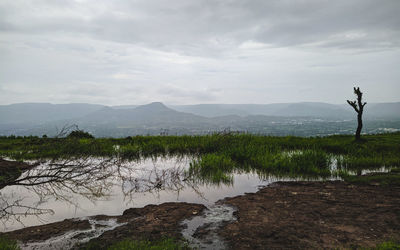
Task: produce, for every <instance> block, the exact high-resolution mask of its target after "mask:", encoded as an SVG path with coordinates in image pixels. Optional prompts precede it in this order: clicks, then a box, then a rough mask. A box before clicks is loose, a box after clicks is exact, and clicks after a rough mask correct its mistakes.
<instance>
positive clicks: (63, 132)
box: [54, 124, 79, 138]
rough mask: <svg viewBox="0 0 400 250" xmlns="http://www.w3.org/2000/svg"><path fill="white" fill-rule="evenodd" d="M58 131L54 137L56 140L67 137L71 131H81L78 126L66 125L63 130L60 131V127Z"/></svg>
mask: <svg viewBox="0 0 400 250" xmlns="http://www.w3.org/2000/svg"><path fill="white" fill-rule="evenodd" d="M56 130H57V134H56V135H55V136H54V138H62V137H65V136H67V135H68V134H69V133H70V132H71V131H74V130H79V127H78V125H76V124H72V125H69V124H65V125H64V126H63V127H62V128H61V129H58V127H56Z"/></svg>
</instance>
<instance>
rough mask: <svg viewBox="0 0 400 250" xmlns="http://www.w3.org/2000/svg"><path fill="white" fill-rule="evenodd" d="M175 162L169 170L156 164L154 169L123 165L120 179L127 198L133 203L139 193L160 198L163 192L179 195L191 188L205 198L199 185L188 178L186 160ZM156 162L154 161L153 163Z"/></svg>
mask: <svg viewBox="0 0 400 250" xmlns="http://www.w3.org/2000/svg"><path fill="white" fill-rule="evenodd" d="M175 160H176V163H175V165H173V166H170V167H168V168H165V166H164V167H157V166H156V165H155V163H154V165H153V167H152V168H149V167H147V168H146V167H142V168H133V167H128V166H124V165H123V164H121V165H120V166H119V168H120V171H119V173H118V174H119V176H118V179H119V180H121V183H122V184H121V188H122V192H123V194H124V196H125V198H126V199H128V200H131V201H132V200H133V199H134V195H135V194H137V193H152V194H155V195H157V196H159V194H160V192H161V191H170V192H175V193H176V194H177V195H179V193H180V191H182V190H183V189H185V188H190V189H191V190H192V191H194V192H195V193H196V194H197V195H199V196H200V197H203V198H204V195H203V194H202V193H201V192H200V191H199V187H198V185H197V184H196V183H195V182H194V181H192V179H191V178H188V175H187V171H186V170H187V164H186V163H185V160H186V159H184V158H181V159H180V158H176V159H175ZM156 161H157V160H156V159H153V162H156ZM182 163H183V164H182Z"/></svg>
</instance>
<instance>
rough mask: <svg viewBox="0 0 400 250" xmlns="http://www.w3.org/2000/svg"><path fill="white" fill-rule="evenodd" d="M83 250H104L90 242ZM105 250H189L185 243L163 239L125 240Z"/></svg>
mask: <svg viewBox="0 0 400 250" xmlns="http://www.w3.org/2000/svg"><path fill="white" fill-rule="evenodd" d="M81 249H85V250H95V249H96V250H97V249H105V248H104V247H102V246H100V245H99V244H98V243H96V242H95V241H94V242H91V243H89V244H87V245H86V246H85V247H83V248H81ZM106 249H107V250H188V249H191V248H190V247H189V246H188V245H187V244H186V243H181V242H179V241H176V240H175V239H172V238H165V239H161V240H159V241H149V240H131V239H126V240H123V241H120V242H117V243H114V244H113V245H111V246H109V247H107V248H106Z"/></svg>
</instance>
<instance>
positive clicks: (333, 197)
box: [220, 181, 400, 249]
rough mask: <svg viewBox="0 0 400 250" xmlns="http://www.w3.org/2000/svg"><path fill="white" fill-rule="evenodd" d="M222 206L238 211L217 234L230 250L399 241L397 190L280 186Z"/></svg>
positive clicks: (319, 184) (332, 185) (327, 185)
mask: <svg viewBox="0 0 400 250" xmlns="http://www.w3.org/2000/svg"><path fill="white" fill-rule="evenodd" d="M223 202H224V203H226V204H230V205H233V206H236V207H237V208H238V210H237V212H235V213H236V214H235V215H236V216H237V221H236V222H234V223H230V224H228V225H226V226H225V227H224V228H223V229H222V230H221V231H220V235H221V236H222V237H223V238H224V239H225V240H226V241H227V243H228V245H229V246H230V248H232V249H281V248H285V249H288V248H290V249H292V248H301V249H310V248H312V249H316V248H317V249H322V248H324V249H325V248H335V249H338V248H351V247H355V246H358V247H374V246H376V245H377V244H378V243H381V242H383V241H387V240H395V241H396V240H397V241H399V240H400V187H399V186H374V185H357V186H354V185H352V184H349V183H345V182H342V181H332V182H281V183H276V184H274V185H272V186H268V187H265V188H262V189H261V190H259V191H258V192H257V193H254V194H246V195H242V196H238V197H234V198H227V199H225V200H224V201H223Z"/></svg>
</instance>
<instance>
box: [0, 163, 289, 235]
mask: <svg viewBox="0 0 400 250" xmlns="http://www.w3.org/2000/svg"><path fill="white" fill-rule="evenodd" d="M189 163H190V159H189V158H176V157H174V158H157V159H146V160H142V161H139V162H124V163H118V162H115V161H110V160H107V161H104V160H103V159H85V160H84V161H82V162H79V163H77V164H76V165H77V166H79V169H80V170H79V171H78V173H69V175H71V176H70V177H68V178H66V179H65V180H62V181H61V180H58V179H55V180H53V181H49V178H50V177H48V176H53V177H54V171H56V172H57V171H58V169H57V167H58V166H59V165H60V164H61V163H53V166H50V163H44V164H41V165H39V166H38V167H37V168H35V169H33V170H32V171H29V172H28V173H24V175H23V176H21V178H20V179H23V178H26V177H27V176H28V175H30V176H31V177H32V176H35V175H39V176H40V175H42V178H33V179H28V180H27V181H25V182H23V185H15V186H7V187H5V188H3V189H2V190H1V191H0V207H7V209H6V210H5V212H4V213H2V214H1V215H0V220H1V222H2V223H0V231H3V232H4V231H12V230H16V229H20V228H23V227H28V226H35V225H41V224H46V223H51V222H56V221H61V220H64V219H69V218H76V217H85V216H93V215H98V214H105V215H121V214H122V213H123V211H124V210H126V209H128V208H131V207H144V206H146V205H148V204H161V203H164V202H189V203H200V204H204V205H206V206H211V205H213V204H214V203H215V202H216V201H218V200H220V199H223V198H225V197H233V196H236V195H240V194H244V193H245V192H256V191H257V190H258V188H259V186H263V185H267V184H269V183H271V182H275V181H277V180H294V179H289V178H274V177H268V178H263V177H259V176H258V175H257V174H256V173H236V174H234V175H233V182H232V183H230V184H223V183H221V184H209V183H201V182H200V183H199V182H198V181H196V180H189V179H186V178H185V170H187V169H188V168H189ZM62 164H64V165H71V166H72V165H73V164H74V163H73V162H70V161H69V162H63V163H62ZM99 164H101V166H100V167H99V166H98V165H99ZM49 168H52V169H53V170H52V171H49ZM91 168H98V169H96V170H94V171H89V170H91ZM68 171H69V170H68ZM68 171H67V172H68ZM85 171H88V173H90V175H89V176H88V174H84V173H85ZM43 176H44V177H43ZM34 181H36V182H40V183H42V184H40V185H32V186H30V185H31V184H33V183H34ZM47 181H49V182H47Z"/></svg>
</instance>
